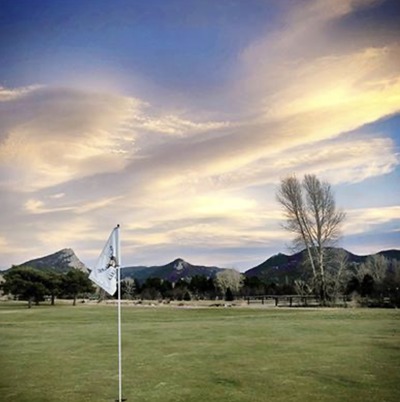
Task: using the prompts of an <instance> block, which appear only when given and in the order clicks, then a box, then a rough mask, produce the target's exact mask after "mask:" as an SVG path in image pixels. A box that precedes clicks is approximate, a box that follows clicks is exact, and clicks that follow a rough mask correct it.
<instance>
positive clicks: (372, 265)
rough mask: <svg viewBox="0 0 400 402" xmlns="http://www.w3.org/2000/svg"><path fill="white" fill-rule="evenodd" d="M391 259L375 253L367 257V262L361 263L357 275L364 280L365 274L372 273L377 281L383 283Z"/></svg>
mask: <svg viewBox="0 0 400 402" xmlns="http://www.w3.org/2000/svg"><path fill="white" fill-rule="evenodd" d="M389 265H390V261H389V260H388V259H387V258H385V257H384V256H383V255H380V254H374V255H371V256H369V257H368V258H367V260H366V261H365V263H362V264H360V266H359V267H358V269H357V273H356V277H357V279H358V280H359V281H360V283H361V282H362V281H363V279H364V277H365V275H370V276H371V277H372V278H373V279H374V281H375V282H376V283H382V282H383V280H384V279H385V276H386V274H387V272H388V269H389Z"/></svg>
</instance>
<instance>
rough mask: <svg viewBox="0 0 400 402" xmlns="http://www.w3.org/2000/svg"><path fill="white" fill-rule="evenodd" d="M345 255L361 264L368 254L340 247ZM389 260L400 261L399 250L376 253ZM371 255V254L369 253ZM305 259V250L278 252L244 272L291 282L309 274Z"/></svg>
mask: <svg viewBox="0 0 400 402" xmlns="http://www.w3.org/2000/svg"><path fill="white" fill-rule="evenodd" d="M340 250H342V251H344V252H345V253H346V255H347V258H348V262H349V264H361V263H363V262H365V261H366V260H367V258H368V257H370V255H356V254H353V253H350V252H349V251H347V250H345V249H340ZM377 254H379V255H383V256H384V257H386V258H387V259H389V260H393V259H395V260H398V261H400V250H385V251H380V252H379V253H377ZM371 255H372V254H371ZM305 259H306V251H305V250H303V251H300V252H299V253H296V254H293V255H286V254H282V253H279V254H277V255H274V256H272V257H270V258H268V259H267V260H266V261H264V262H263V263H261V264H260V265H257V266H256V267H254V268H251V269H249V270H248V271H246V272H245V275H246V276H247V277H258V278H260V279H263V278H265V279H268V281H270V282H275V283H288V282H293V280H294V279H302V278H305V277H307V276H308V275H309V273H308V272H307V269H306V268H305V266H304V264H303V261H304V260H305Z"/></svg>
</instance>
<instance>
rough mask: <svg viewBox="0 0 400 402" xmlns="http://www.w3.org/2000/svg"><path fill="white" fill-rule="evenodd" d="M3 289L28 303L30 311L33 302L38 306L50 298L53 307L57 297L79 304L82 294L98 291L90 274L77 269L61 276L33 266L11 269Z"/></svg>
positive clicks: (5, 278) (2, 285)
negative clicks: (89, 276)
mask: <svg viewBox="0 0 400 402" xmlns="http://www.w3.org/2000/svg"><path fill="white" fill-rule="evenodd" d="M0 287H1V290H2V291H3V292H4V293H5V294H11V295H13V296H14V297H16V298H18V299H20V300H26V301H28V306H29V308H30V307H31V306H32V303H35V304H36V305H37V304H39V303H40V302H41V301H44V300H45V298H46V297H47V298H50V300H51V304H52V305H54V303H55V299H56V297H60V298H71V299H72V300H73V304H74V305H75V304H76V299H77V297H78V296H79V295H84V294H86V295H90V294H93V293H94V292H95V290H96V289H95V287H94V286H93V283H92V281H91V280H90V279H89V278H88V275H87V274H86V273H85V272H82V271H79V270H77V269H72V270H70V271H68V272H67V273H64V274H60V273H57V272H53V271H51V270H48V271H46V270H44V271H42V270H38V269H35V268H31V267H17V268H13V269H10V270H9V271H8V272H7V273H6V274H5V275H4V282H3V283H2V284H1V285H0Z"/></svg>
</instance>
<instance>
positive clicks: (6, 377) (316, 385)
mask: <svg viewBox="0 0 400 402" xmlns="http://www.w3.org/2000/svg"><path fill="white" fill-rule="evenodd" d="M122 314H123V321H122V322H123V370H124V374H123V394H124V397H126V398H127V399H128V401H140V402H157V401H160V402H161V401H162V402H172V401H174V402H177V401H182V402H208V401H223V402H225V401H226V402H228V401H229V402H239V401H240V402H245V401H249V402H253V401H254V402H264V401H270V402H278V401H280V402H283V401H285V402H290V401H315V402H325V401H349V402H350V401H351V402H357V401H360V402H361V401H363V402H365V401H367V402H373V401H375V402H397V401H399V400H400V312H399V311H398V310H367V309H326V310H325V309H319V310H311V309H309V310H307V309H280V308H265V309H262V308H254V309H252V308H198V309H193V308H168V307H160V308H151V307H147V308H145V307H128V306H127V307H124V308H123V312H122ZM116 324H117V316H116V308H115V307H113V306H101V305H96V306H89V305H80V306H76V307H72V306H66V305H60V306H55V307H50V306H39V307H34V308H32V309H30V310H28V309H27V308H26V305H19V304H8V303H1V304H0V335H1V337H0V351H1V352H0V353H1V355H0V364H1V365H0V367H1V376H0V400H1V401H14V402H58V401H59V402H67V401H71V402H72V401H74V402H85V401H88V402H89V401H93V402H100V401H104V402H105V401H110V402H111V401H113V400H115V399H116V398H117V396H118V373H117V364H118V361H117V325H116Z"/></svg>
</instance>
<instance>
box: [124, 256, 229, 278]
mask: <svg viewBox="0 0 400 402" xmlns="http://www.w3.org/2000/svg"><path fill="white" fill-rule="evenodd" d="M222 270H223V268H218V267H207V266H203V265H192V264H190V263H188V262H186V261H185V260H183V259H182V258H177V259H176V260H174V261H172V262H170V263H169V264H166V265H161V266H152V267H143V266H139V267H124V268H123V269H122V270H121V277H122V278H123V279H125V278H134V279H137V280H139V281H140V282H145V281H146V279H148V278H160V279H164V280H168V281H170V282H177V281H179V280H181V279H190V278H193V277H194V276H196V275H199V276H206V277H210V278H213V277H215V275H216V274H217V272H219V271H222Z"/></svg>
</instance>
